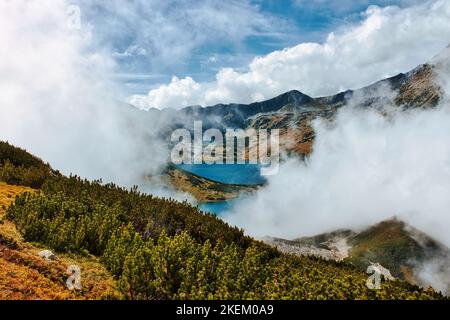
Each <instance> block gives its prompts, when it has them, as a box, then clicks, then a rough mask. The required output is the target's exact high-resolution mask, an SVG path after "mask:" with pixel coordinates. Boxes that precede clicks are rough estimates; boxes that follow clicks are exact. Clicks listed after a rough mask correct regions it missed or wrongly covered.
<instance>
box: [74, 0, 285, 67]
mask: <svg viewBox="0 0 450 320" xmlns="http://www.w3.org/2000/svg"><path fill="white" fill-rule="evenodd" d="M75 2H76V3H79V4H80V5H81V8H82V12H83V14H84V18H85V19H87V21H89V22H91V23H92V25H93V33H94V34H95V35H96V36H97V37H98V38H99V40H101V41H103V42H105V43H107V44H108V45H111V46H113V47H114V49H113V50H115V51H116V50H118V51H119V55H120V53H126V52H128V53H130V52H131V51H135V50H134V49H133V48H140V50H139V51H140V52H145V58H143V57H142V60H139V61H136V59H134V58H136V56H135V55H132V58H133V59H129V60H128V61H127V63H128V64H130V65H132V64H136V63H137V64H138V66H140V67H145V68H150V69H151V70H153V71H161V70H165V69H166V68H171V67H174V68H175V67H176V66H183V65H186V64H187V63H188V62H187V61H189V59H190V58H191V57H192V55H193V53H194V52H197V53H198V50H201V48H202V47H205V46H217V45H218V46H220V47H223V46H238V47H239V46H243V42H244V41H245V40H246V39H247V38H248V37H249V36H261V35H270V37H271V38H273V37H275V38H281V37H282V36H283V34H282V32H283V31H286V30H288V29H290V28H292V26H290V24H289V23H288V22H287V21H285V20H283V19H281V18H275V17H273V16H271V15H269V14H264V13H262V12H261V10H260V8H259V7H258V6H256V5H254V4H252V3H251V1H248V0H244V1H241V0H225V1H210V0H186V1H178V0H168V1H160V0H135V1H123V0H111V1H92V0H75ZM117 48H119V49H117ZM142 50H144V51H142ZM116 56H117V54H116ZM120 56H121V57H122V58H126V57H130V55H123V54H122V55H120Z"/></svg>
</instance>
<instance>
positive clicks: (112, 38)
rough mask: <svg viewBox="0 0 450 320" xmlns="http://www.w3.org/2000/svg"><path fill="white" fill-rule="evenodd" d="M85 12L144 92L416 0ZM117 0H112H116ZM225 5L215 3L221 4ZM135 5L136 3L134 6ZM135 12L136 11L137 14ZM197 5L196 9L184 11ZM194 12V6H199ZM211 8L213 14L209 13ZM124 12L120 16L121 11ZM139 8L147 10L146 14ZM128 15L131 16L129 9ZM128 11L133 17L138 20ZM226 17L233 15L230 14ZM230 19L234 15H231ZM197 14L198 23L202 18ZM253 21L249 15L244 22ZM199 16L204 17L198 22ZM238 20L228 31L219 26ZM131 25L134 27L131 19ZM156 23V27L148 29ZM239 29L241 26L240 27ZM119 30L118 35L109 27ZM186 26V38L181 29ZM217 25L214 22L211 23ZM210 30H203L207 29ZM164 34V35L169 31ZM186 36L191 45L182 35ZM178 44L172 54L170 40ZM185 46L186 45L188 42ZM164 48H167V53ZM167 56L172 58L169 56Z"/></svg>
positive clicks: (174, 4) (258, 1)
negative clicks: (373, 11) (217, 16)
mask: <svg viewBox="0 0 450 320" xmlns="http://www.w3.org/2000/svg"><path fill="white" fill-rule="evenodd" d="M80 2H81V4H82V8H83V5H84V8H85V10H83V13H84V16H85V18H86V19H87V20H88V21H89V22H90V23H91V22H92V23H93V24H94V25H95V31H97V32H100V33H101V34H102V35H103V36H104V38H105V39H104V41H105V42H108V43H109V45H111V46H112V50H114V51H115V59H116V61H117V62H118V64H119V67H120V68H119V72H118V77H119V80H120V81H121V82H123V84H124V85H125V86H126V87H127V90H128V92H129V93H130V94H144V93H146V92H148V91H149V90H150V89H151V88H154V87H156V86H157V85H159V84H161V83H167V82H169V81H170V79H171V77H172V76H177V77H179V78H184V77H186V76H190V77H193V78H195V80H196V81H202V82H203V81H211V80H213V79H214V77H215V75H216V73H217V72H218V70H220V69H221V68H224V67H230V68H235V69H236V70H245V68H246V67H247V66H248V64H249V62H250V61H251V60H252V59H253V58H254V57H255V56H259V55H266V54H268V53H270V52H273V51H275V50H279V49H282V48H286V47H291V46H295V45H297V44H299V43H302V42H319V43H320V42H323V41H324V40H325V39H326V36H327V35H328V33H329V32H331V31H336V30H339V29H340V28H343V27H345V26H346V25H349V24H355V23H357V22H358V21H360V20H361V19H363V16H362V14H361V13H362V12H364V11H365V10H366V9H367V8H368V7H369V6H370V5H378V6H387V5H399V6H402V7H407V6H410V5H413V4H415V3H417V2H418V1H416V0H410V1H408V0H373V1H368V0H355V1H348V0H336V1H333V0H251V1H249V2H246V1H240V2H239V1H233V0H230V1H198V2H197V3H202V2H204V4H203V5H198V4H197V3H196V2H193V1H176V0H175V1H166V2H165V5H161V4H160V3H157V2H152V1H148V2H145V1H144V2H141V1H133V3H134V4H133V5H131V7H130V5H129V4H128V6H129V7H128V8H126V10H122V9H124V8H125V6H124V5H123V1H122V3H121V2H117V4H116V5H114V4H112V5H109V6H105V5H103V4H92V2H89V1H87V0H86V1H83V0H80ZM113 2H114V1H113ZM219 2H221V3H223V6H221V7H220V8H214V7H215V6H216V5H217V3H219ZM133 6H134V7H133ZM133 10H135V11H136V12H133ZM188 10H193V12H192V13H191V14H185V12H186V11H188ZM195 10H196V11H195ZM214 10H219V11H220V12H223V13H224V17H223V18H224V20H225V21H223V20H221V21H217V22H215V21H214V16H213V15H214V13H216V12H217V11H214ZM209 11H211V12H212V15H211V16H210V17H209V18H205V15H208V14H209V13H208V12H209ZM118 12H122V14H118ZM139 13H142V14H141V15H140V14H139ZM125 14H127V16H126V15H125ZM129 15H132V16H133V19H131V18H130V16H129ZM202 19H208V20H207V21H206V20H205V29H207V28H210V26H211V24H214V23H216V24H217V26H216V27H217V30H213V31H217V32H211V33H208V32H206V34H205V35H204V36H203V37H202V36H199V34H201V33H202V32H203V31H204V30H202V29H201V21H203V20H202ZM227 19H228V20H227ZM233 19H236V20H234V21H233ZM197 20H198V21H197ZM245 20H248V21H245ZM167 21H169V22H170V23H169V25H171V26H172V28H173V33H174V34H175V36H173V35H172V34H170V35H168V37H167V38H168V39H169V41H167V43H164V40H163V41H162V43H163V44H162V45H164V46H165V49H164V50H163V51H164V52H162V51H161V50H159V48H158V47H157V45H156V46H155V42H158V41H159V40H160V39H156V40H155V39H152V37H153V36H155V33H158V31H159V30H160V29H161V28H165V27H167V25H166V23H167ZM199 21H200V22H199ZM221 22H223V23H224V28H227V27H228V24H230V23H231V24H233V23H234V22H236V24H237V26H236V30H233V31H232V32H231V34H228V33H227V31H223V30H221V28H220V25H221ZM133 23H134V25H132V24H133ZM158 24H161V25H158ZM149 25H151V28H150V29H151V32H149V34H145V30H146V29H148V27H149ZM239 28H242V30H239ZM111 29H114V30H115V31H116V32H115V33H113V35H112V34H111V33H109V32H107V31H108V30H111ZM180 29H182V32H183V35H181V39H177V38H176V33H177V32H178V31H179V30H180ZM213 29H214V27H213ZM205 31H206V30H205ZM166 35H167V34H166ZM183 36H184V37H186V43H183V38H182V37H183ZM172 45H173V47H174V51H175V53H174V55H173V59H170V49H171V46H172ZM183 46H184V48H183ZM165 50H167V51H168V52H165ZM167 56H168V57H167Z"/></svg>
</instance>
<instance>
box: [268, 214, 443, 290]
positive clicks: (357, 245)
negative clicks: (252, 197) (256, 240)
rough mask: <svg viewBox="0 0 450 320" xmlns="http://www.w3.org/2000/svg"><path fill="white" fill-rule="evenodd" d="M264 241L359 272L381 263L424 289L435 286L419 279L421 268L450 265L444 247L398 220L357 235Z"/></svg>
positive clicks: (347, 232) (346, 233)
mask: <svg viewBox="0 0 450 320" xmlns="http://www.w3.org/2000/svg"><path fill="white" fill-rule="evenodd" d="M265 241H266V242H267V243H269V244H272V245H274V246H276V247H277V248H279V249H280V250H282V251H283V252H290V253H294V254H297V255H312V256H320V257H323V258H326V259H330V260H336V261H346V262H349V263H352V264H354V265H356V266H358V267H359V268H361V270H366V269H367V267H368V266H369V265H371V264H373V263H380V264H381V265H383V266H384V267H386V268H388V269H389V270H390V271H391V273H392V275H394V276H395V277H397V278H400V279H403V280H407V281H409V282H411V283H414V284H418V285H422V286H425V287H427V286H429V285H432V284H433V285H434V283H429V282H426V281H424V279H422V278H421V275H420V271H421V267H422V266H423V265H425V264H427V263H432V262H433V261H436V260H439V261H441V262H442V261H444V260H445V261H446V263H445V265H450V250H449V249H448V248H447V247H445V246H444V245H443V244H441V243H439V242H437V241H436V240H434V239H433V238H431V237H429V236H428V235H426V234H424V233H423V232H421V231H419V230H417V229H414V228H412V227H411V226H408V225H407V224H405V223H404V222H402V221H399V220H397V219H392V220H388V221H383V222H381V223H379V224H376V225H374V226H370V227H368V228H366V229H365V230H363V231H359V232H357V231H353V230H338V231H334V232H331V233H325V234H321V235H317V236H315V237H307V238H299V239H295V240H292V241H288V240H283V239H275V238H267V239H265ZM449 276H450V274H449ZM439 289H441V290H442V291H444V292H445V293H447V294H448V293H450V287H446V288H444V289H442V286H439Z"/></svg>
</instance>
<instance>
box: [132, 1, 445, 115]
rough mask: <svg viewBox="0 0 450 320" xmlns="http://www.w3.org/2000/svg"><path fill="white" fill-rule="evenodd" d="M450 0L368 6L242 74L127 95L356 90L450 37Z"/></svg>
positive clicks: (173, 104)
mask: <svg viewBox="0 0 450 320" xmlns="http://www.w3.org/2000/svg"><path fill="white" fill-rule="evenodd" d="M448 21H450V2H449V1H446V0H433V1H427V2H426V3H422V4H420V5H417V6H413V7H408V8H404V9H401V8H399V7H394V6H393V7H385V8H379V7H375V6H372V7H370V8H369V9H367V11H366V12H365V13H364V19H363V21H362V22H361V23H360V24H358V25H354V26H351V27H346V28H345V29H340V30H338V31H336V32H335V33H331V34H330V35H329V36H328V38H327V40H326V41H325V42H324V43H322V44H319V43H302V44H299V45H297V46H295V47H292V48H287V49H284V50H280V51H275V52H272V53H270V54H268V55H266V56H262V57H257V58H255V59H254V60H253V61H252V62H251V63H250V64H249V66H248V70H247V71H246V72H241V71H237V70H235V69H232V68H225V69H222V70H220V71H219V72H218V73H217V75H216V79H215V81H213V82H209V83H193V81H192V80H191V79H184V80H186V82H188V83H189V86H184V89H185V91H184V92H183V94H182V95H180V94H179V92H177V91H178V90H179V82H182V81H183V80H178V81H172V82H171V83H170V84H169V85H162V86H161V87H160V88H156V89H153V90H151V91H150V92H149V94H148V96H133V97H131V98H130V100H131V102H132V103H137V101H138V102H139V106H140V107H141V108H151V107H154V108H159V109H162V108H181V107H183V106H187V105H212V104H216V103H226V102H240V103H248V102H253V101H255V100H261V99H266V98H271V97H273V96H275V95H277V94H280V93H283V92H285V91H288V90H292V89H297V90H300V91H302V92H304V93H306V94H308V95H311V96H323V95H330V94H335V93H337V92H338V91H342V90H346V89H356V88H358V87H362V86H365V85H368V84H370V83H372V82H375V81H377V80H380V79H381V78H384V77H387V76H392V75H395V74H397V73H400V72H405V71H409V70H410V69H412V68H414V67H415V66H417V65H418V64H420V63H424V62H426V61H427V60H428V59H430V58H431V57H432V56H433V55H435V54H436V53H438V52H439V51H440V50H442V48H444V47H445V46H446V45H447V44H448V43H449V41H450V37H449V36H448V35H449V34H450V24H449V23H448Z"/></svg>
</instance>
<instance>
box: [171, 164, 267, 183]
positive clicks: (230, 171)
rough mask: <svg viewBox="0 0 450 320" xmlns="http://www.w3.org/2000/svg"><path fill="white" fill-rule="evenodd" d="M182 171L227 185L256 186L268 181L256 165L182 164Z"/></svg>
mask: <svg viewBox="0 0 450 320" xmlns="http://www.w3.org/2000/svg"><path fill="white" fill-rule="evenodd" d="M178 167H179V168H180V169H183V170H185V171H188V172H191V173H193V174H195V175H198V176H201V177H204V178H206V179H209V180H214V181H217V182H221V183H226V184H241V185H256V184H263V183H265V182H266V179H265V178H264V177H263V176H261V169H260V166H259V165H254V164H212V165H208V164H182V165H179V166H178Z"/></svg>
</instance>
